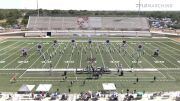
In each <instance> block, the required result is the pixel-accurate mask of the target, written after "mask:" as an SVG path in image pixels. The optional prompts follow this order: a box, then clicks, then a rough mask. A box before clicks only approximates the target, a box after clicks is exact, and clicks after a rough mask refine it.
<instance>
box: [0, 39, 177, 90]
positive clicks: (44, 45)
mask: <svg viewBox="0 0 180 101" xmlns="http://www.w3.org/2000/svg"><path fill="white" fill-rule="evenodd" d="M55 40H56V41H57V43H55V42H54V41H55ZM90 40H91V43H89V41H90ZM90 40H89V38H76V39H75V42H72V39H71V38H11V39H5V40H2V41H0V80H1V83H0V91H17V90H18V88H19V87H20V86H21V85H22V84H40V83H51V84H53V89H52V90H56V89H57V88H59V89H60V91H62V92H66V91H67V89H68V88H71V89H72V92H81V91H86V90H93V91H97V90H101V89H102V83H111V82H113V83H115V84H116V86H117V90H118V91H121V90H126V89H130V90H134V89H136V90H145V91H159V90H165V91H169V90H180V86H179V85H180V43H179V42H176V41H173V40H171V39H169V38H108V40H109V43H107V42H106V41H107V38H91V39H90ZM123 41H126V46H124V47H123V46H122V45H123ZM38 45H40V46H41V47H40V48H41V49H38ZM139 45H142V48H141V49H139V47H138V46H139ZM23 49H26V51H27V56H23V54H22V50H23ZM157 49H158V50H159V55H158V56H153V55H154V52H155V50H157ZM91 59H94V60H93V63H92V62H91V61H90V60H91ZM90 65H93V67H97V68H100V67H103V68H107V69H109V70H111V73H109V74H103V75H102V76H100V77H99V78H98V79H95V80H94V79H87V78H88V77H89V75H90V74H83V73H82V74H79V73H76V71H77V70H84V69H86V68H87V67H88V66H90ZM119 67H121V69H122V70H123V71H124V76H119V72H118V71H117V70H118V68H119ZM64 71H67V79H66V80H64V76H63V73H64ZM154 76H155V77H156V78H157V80H156V81H155V82H153V78H154ZM14 77H15V78H16V83H12V80H13V78H14ZM136 78H139V82H138V83H136ZM71 81H74V82H75V83H74V84H73V86H71V85H70V82H71ZM84 81H86V84H85V85H82V83H83V82H84Z"/></svg>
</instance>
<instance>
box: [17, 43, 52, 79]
mask: <svg viewBox="0 0 180 101" xmlns="http://www.w3.org/2000/svg"><path fill="white" fill-rule="evenodd" d="M51 46H52V45H50V46H49V47H48V48H47V49H46V50H45V51H44V52H43V53H42V54H41V55H40V56H39V57H38V58H37V59H36V61H34V63H32V64H31V65H30V66H29V67H28V68H27V69H29V68H31V67H32V66H33V65H34V64H35V63H36V62H37V61H38V60H39V59H40V58H41V56H42V55H43V54H44V53H45V52H46V51H47V50H48V49H49V48H50V47H51ZM27 69H26V71H25V72H24V73H22V74H21V75H20V76H19V78H21V77H22V76H23V75H24V74H25V73H26V72H27Z"/></svg>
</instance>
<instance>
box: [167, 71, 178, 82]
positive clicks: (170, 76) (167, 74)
mask: <svg viewBox="0 0 180 101" xmlns="http://www.w3.org/2000/svg"><path fill="white" fill-rule="evenodd" d="M167 75H168V76H169V77H170V78H171V79H173V80H176V79H175V78H174V77H173V76H171V75H170V74H169V73H168V72H167Z"/></svg>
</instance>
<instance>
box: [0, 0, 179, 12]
mask: <svg viewBox="0 0 180 101" xmlns="http://www.w3.org/2000/svg"><path fill="white" fill-rule="evenodd" d="M140 1H141V3H140V4H141V6H140V9H141V10H143V11H154V10H156V11H174V10H175V11H180V0H140ZM38 2H39V8H43V9H63V10H69V9H73V10H135V11H137V10H138V9H139V7H138V4H139V0H38ZM0 8H4V9H6V8H20V9H37V0H0Z"/></svg>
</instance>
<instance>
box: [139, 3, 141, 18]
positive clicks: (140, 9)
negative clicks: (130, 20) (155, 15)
mask: <svg viewBox="0 0 180 101" xmlns="http://www.w3.org/2000/svg"><path fill="white" fill-rule="evenodd" d="M140 11H141V0H139V9H138V17H139V16H140Z"/></svg>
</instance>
